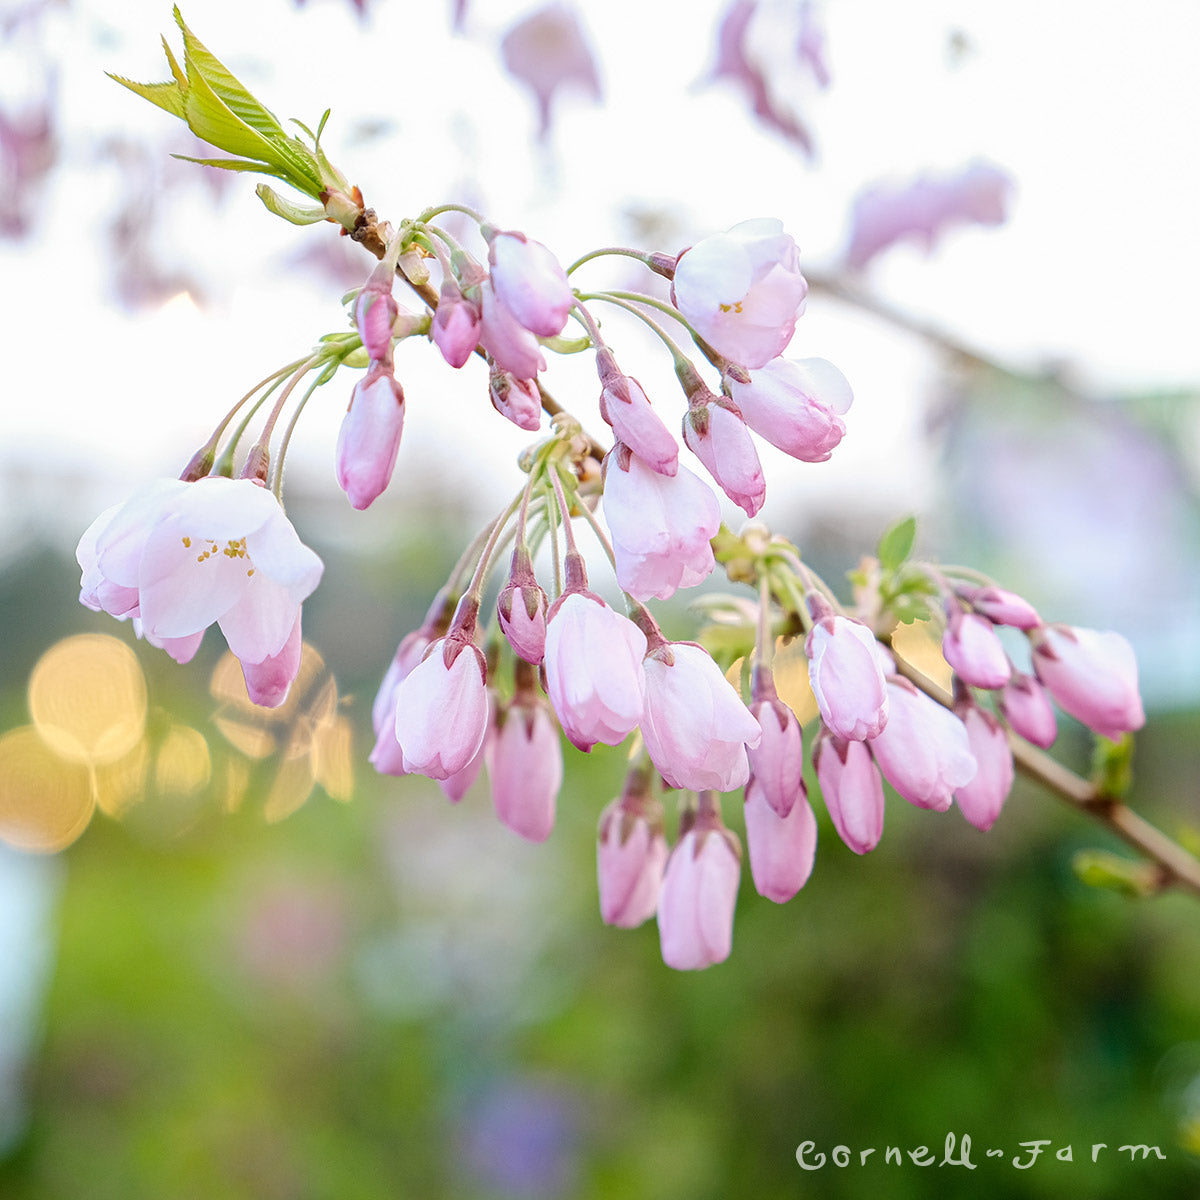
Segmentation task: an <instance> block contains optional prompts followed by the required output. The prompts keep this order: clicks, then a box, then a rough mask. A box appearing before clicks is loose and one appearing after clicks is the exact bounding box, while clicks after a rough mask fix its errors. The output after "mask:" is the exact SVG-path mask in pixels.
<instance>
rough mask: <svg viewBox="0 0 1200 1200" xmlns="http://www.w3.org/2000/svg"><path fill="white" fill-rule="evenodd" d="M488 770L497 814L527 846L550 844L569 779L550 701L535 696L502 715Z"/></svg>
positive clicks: (489, 751)
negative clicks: (557, 808)
mask: <svg viewBox="0 0 1200 1200" xmlns="http://www.w3.org/2000/svg"><path fill="white" fill-rule="evenodd" d="M487 769H488V778H489V780H490V781H491V787H492V802H493V804H495V806H496V815H497V816H498V817H499V818H500V820H501V821H503V822H504V824H505V825H507V826H508V828H509V829H511V830H512V831H513V832H514V833H516V834H519V835H520V836H521V837H523V838H525V840H526V841H530V842H544V841H545V840H546V839H547V838H548V837H549V836H550V831H551V830H552V829H553V828H554V807H555V801H556V799H557V797H558V789H559V788H560V787H561V786H562V776H563V760H562V741H561V739H560V738H559V736H558V728H557V726H556V725H555V724H554V721H553V719H552V718H551V716H550V710H549V706H548V705H547V704H546V703H545V701H543V700H542V699H540V698H539V697H537V696H536V695H535V694H533V693H532V692H531V693H529V694H528V695H527V696H526V697H524V698H523V699H522V698H520V697H518V698H517V699H515V700H514V702H513V703H512V704H511V705H510V706H509V707H508V709H507V710H505V711H503V712H501V714H500V717H499V720H498V722H497V731H496V736H495V737H494V738H493V739H492V740H491V742H490V744H489V745H488V749H487Z"/></svg>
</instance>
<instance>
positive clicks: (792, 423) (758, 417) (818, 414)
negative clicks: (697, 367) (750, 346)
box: [728, 358, 854, 463]
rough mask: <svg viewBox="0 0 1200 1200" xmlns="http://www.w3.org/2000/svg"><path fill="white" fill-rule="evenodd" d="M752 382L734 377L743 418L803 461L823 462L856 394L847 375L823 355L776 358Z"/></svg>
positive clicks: (731, 381) (753, 375) (839, 435)
mask: <svg viewBox="0 0 1200 1200" xmlns="http://www.w3.org/2000/svg"><path fill="white" fill-rule="evenodd" d="M748 374H749V376H750V382H749V383H741V382H739V381H738V380H737V379H735V378H733V377H730V378H729V380H728V383H729V391H730V395H732V397H733V400H734V403H735V404H737V406H738V408H739V409H741V412H742V420H744V421H745V422H746V424H747V425H749V426H750V428H751V429H753V430H754V432H755V433H757V434H758V435H759V436H760V437H764V438H766V439H767V441H768V442H770V443H771V444H772V445H773V446H778V447H779V449H780V450H782V451H783V452H784V453H785V454H790V455H791V456H792V457H793V458H796V459H799V460H800V461H801V462H812V463H817V462H825V461H826V460H827V459H828V458H829V456H830V455H831V454H832V453H833V450H834V447H835V446H837V444H838V443H839V442H840V441H841V440H842V438H843V437H844V436H845V433H846V423H845V421H843V420H842V415H843V414H844V413H846V412H847V411H848V410H849V408H850V405H851V402H852V401H853V399H854V393H853V392H852V391H851V390H850V384H849V383H848V382H847V381H846V377H845V376H844V375H843V374H842V373H841V371H839V370H838V369H837V367H835V366H834V365H833V363H831V362H826V361H825V359H823V358H805V359H799V360H792V359H784V358H774V359H772V360H771V361H770V362H769V363H767V364H766V366H764V367H760V368H759V369H758V370H757V371H749V372H748Z"/></svg>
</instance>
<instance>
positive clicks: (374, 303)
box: [354, 269, 400, 362]
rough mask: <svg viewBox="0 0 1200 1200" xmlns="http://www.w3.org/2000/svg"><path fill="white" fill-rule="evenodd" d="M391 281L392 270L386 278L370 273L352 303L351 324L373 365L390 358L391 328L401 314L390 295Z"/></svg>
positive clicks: (377, 273)
mask: <svg viewBox="0 0 1200 1200" xmlns="http://www.w3.org/2000/svg"><path fill="white" fill-rule="evenodd" d="M394 278H395V272H394V269H389V270H388V271H387V273H386V274H382V273H381V272H379V271H378V270H376V271H373V272H372V273H371V277H370V278H369V279H368V280H367V283H366V286H365V287H364V288H363V289H362V291H361V292H359V293H358V296H357V298H356V299H355V301H354V324H355V326H356V328H357V329H358V336H359V337H360V338H362V344H363V348H364V349H365V350H366V352H367V356H368V357H369V358H370V359H371V361H372V362H386V361H388V360H390V359H391V356H392V326H393V324H394V323H395V320H396V317H397V316H398V315H399V312H400V309H399V306H398V305H397V304H396V300H395V297H394V296H393V295H392V280H393V279H394Z"/></svg>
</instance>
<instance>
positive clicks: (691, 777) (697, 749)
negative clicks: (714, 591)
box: [642, 642, 762, 792]
mask: <svg viewBox="0 0 1200 1200" xmlns="http://www.w3.org/2000/svg"><path fill="white" fill-rule="evenodd" d="M644 669H645V676H646V690H645V695H646V705H645V712H644V714H643V716H642V737H643V738H644V739H645V742H646V752H647V753H648V754H649V755H650V760H651V762H653V763H654V765H655V766H656V767H657V768H658V769H659V771H660V772H661V773H662V777H663V778H664V779H665V780H666V781H667V783H669V784H670V785H671V787H677V788H692V789H693V790H694V791H706V790H710V789H711V790H713V791H718V792H728V791H731V790H732V789H733V788H738V787H741V786H742V785H743V784H744V783H745V782H746V780H747V778H749V775H750V763H749V760H748V759H747V757H746V747H747V746H748V745H749V746H757V745H758V743H759V741H760V739H761V738H762V728H761V727H760V726H759V723H758V722H757V721H756V720H755V719H754V717H753V716H751V715H750V710H749V709H748V708H747V707H746V706H745V705H744V704H743V703H742V698H741V697H740V696H739V695H738V694H737V692H735V691H734V690H733V686H732V685H731V684H730V682H729V680H728V679H726V678H725V676H724V675H722V674H721V668H720V667H718V666H717V664H716V663H715V662H713V660H712V657H711V656H710V655H709V653H708V651H707V650H705V649H704V648H703V647H702V646H698V645H696V644H695V643H693V642H666V643H664V644H663V645H661V646H659V647H657V648H654V649H651V650H650V652H649V653H648V654H647V655H646V659H645V664H644Z"/></svg>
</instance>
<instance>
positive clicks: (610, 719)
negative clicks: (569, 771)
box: [545, 590, 646, 751]
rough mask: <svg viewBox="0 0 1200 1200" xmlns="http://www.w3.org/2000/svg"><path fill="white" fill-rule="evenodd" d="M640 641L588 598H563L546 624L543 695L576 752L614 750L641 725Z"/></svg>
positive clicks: (571, 594)
mask: <svg viewBox="0 0 1200 1200" xmlns="http://www.w3.org/2000/svg"><path fill="white" fill-rule="evenodd" d="M645 653H646V635H645V634H644V633H642V631H641V630H640V629H639V628H638V627H637V626H636V625H635V624H634V623H633V622H632V621H630V620H629V618H628V617H623V616H621V614H620V613H617V612H614V611H613V610H612V609H611V608H609V606H608V605H607V604H605V603H604V601H603V600H602V599H601V598H600V597H599V596H597V595H596V594H595V593H594V592H589V591H586V590H578V591H567V592H564V593H563V595H561V596H560V597H559V598H558V599H557V600H556V601H555V602H554V604H553V605H552V606H551V608H550V614H549V617H548V619H547V622H546V656H545V669H546V690H547V692H548V693H549V696H550V703H551V704H553V706H554V712H555V714H556V715H557V717H558V720H559V723H560V724H561V725H562V727H563V732H564V733H565V734H566V735H567V737H568V738H569V739H570V741H571V744H572V745H574V746H575V747H576V748H578V749H580V750H584V751H587V750H590V749H591V748H592V747H593V746H594V745H595V744H596V743H597V742H603V743H604V744H605V745H608V746H616V745H618V744H619V743H620V742H622V741H624V740H625V738H626V736H628V734H629V733H630V732H631V731H632V730H633V728H634V727H635V726H636V725H637V723H638V722H639V721H640V720H641V719H642V711H643V705H644V701H643V697H642V692H643V683H642V657H643V655H644V654H645Z"/></svg>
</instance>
